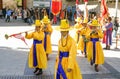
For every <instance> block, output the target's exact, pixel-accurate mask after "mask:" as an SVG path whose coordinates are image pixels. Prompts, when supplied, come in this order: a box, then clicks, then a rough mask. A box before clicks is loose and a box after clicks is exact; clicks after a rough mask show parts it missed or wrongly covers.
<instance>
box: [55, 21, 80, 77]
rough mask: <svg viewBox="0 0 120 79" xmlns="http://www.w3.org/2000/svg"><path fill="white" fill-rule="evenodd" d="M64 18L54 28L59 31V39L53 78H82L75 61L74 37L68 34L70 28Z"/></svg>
mask: <svg viewBox="0 0 120 79" xmlns="http://www.w3.org/2000/svg"><path fill="white" fill-rule="evenodd" d="M71 29H72V28H70V26H69V23H68V21H67V20H66V19H63V20H61V24H60V26H59V27H57V28H56V30H59V31H60V32H61V39H60V40H59V43H58V55H57V58H56V63H55V78H54V79H82V75H81V72H80V69H79V66H78V64H77V61H76V54H77V47H76V42H75V41H74V39H73V38H72V37H71V36H70V35H69V30H71Z"/></svg>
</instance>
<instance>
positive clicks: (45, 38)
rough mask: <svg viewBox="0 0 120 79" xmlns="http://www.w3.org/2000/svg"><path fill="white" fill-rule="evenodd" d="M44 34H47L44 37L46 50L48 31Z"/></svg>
mask: <svg viewBox="0 0 120 79" xmlns="http://www.w3.org/2000/svg"><path fill="white" fill-rule="evenodd" d="M44 34H45V37H44V49H45V51H46V48H47V34H48V33H47V32H44Z"/></svg>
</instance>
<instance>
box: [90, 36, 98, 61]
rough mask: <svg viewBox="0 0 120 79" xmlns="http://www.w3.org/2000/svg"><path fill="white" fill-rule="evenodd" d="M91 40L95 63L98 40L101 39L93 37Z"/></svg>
mask: <svg viewBox="0 0 120 79" xmlns="http://www.w3.org/2000/svg"><path fill="white" fill-rule="evenodd" d="M91 41H92V42H93V63H95V60H96V42H97V41H99V38H91Z"/></svg>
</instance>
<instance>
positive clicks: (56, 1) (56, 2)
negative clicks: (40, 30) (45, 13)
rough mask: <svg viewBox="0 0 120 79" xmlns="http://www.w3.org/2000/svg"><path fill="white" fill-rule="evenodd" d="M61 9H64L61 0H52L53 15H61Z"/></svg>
mask: <svg viewBox="0 0 120 79" xmlns="http://www.w3.org/2000/svg"><path fill="white" fill-rule="evenodd" d="M61 8H62V1H61V0H52V3H51V12H52V13H53V15H57V14H59V13H60V10H61Z"/></svg>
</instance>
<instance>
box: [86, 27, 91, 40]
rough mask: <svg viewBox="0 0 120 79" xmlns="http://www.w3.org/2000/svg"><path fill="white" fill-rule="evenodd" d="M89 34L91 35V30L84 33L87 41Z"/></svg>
mask: <svg viewBox="0 0 120 79" xmlns="http://www.w3.org/2000/svg"><path fill="white" fill-rule="evenodd" d="M90 33H91V30H90V29H89V30H88V31H87V32H86V38H87V39H89V38H90V37H91V35H90Z"/></svg>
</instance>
